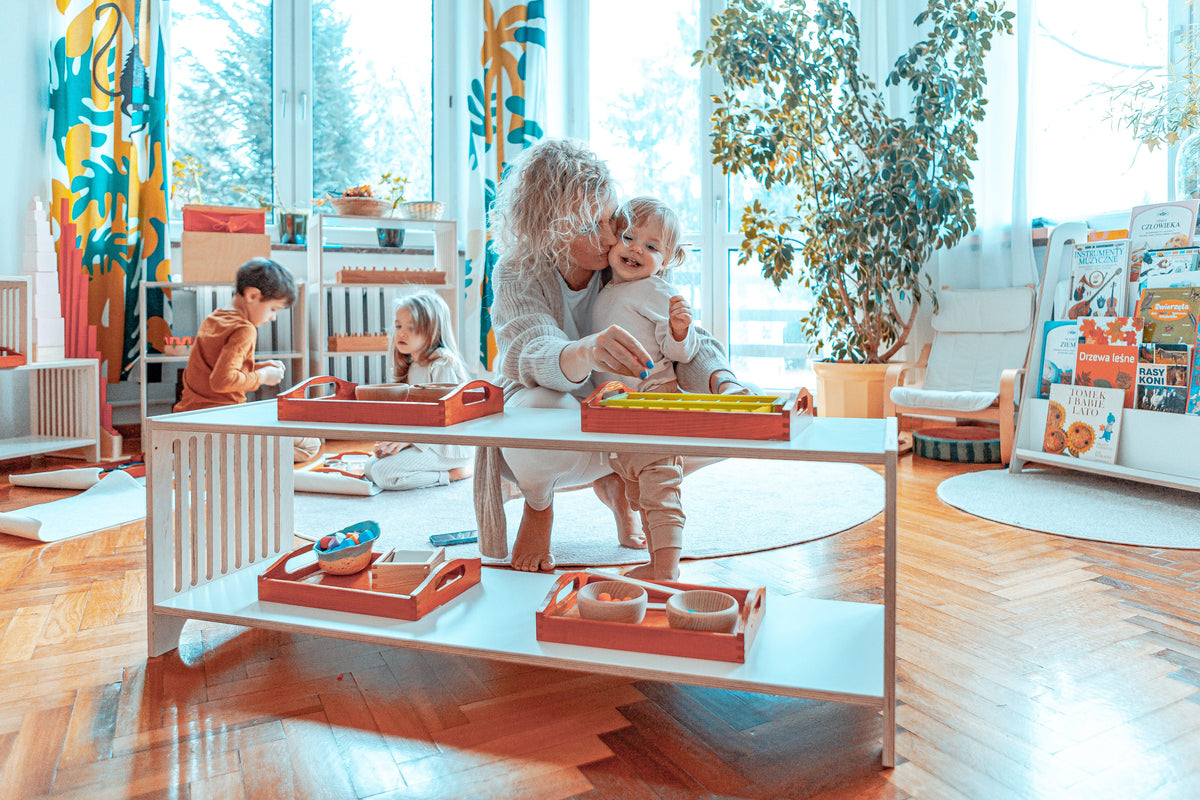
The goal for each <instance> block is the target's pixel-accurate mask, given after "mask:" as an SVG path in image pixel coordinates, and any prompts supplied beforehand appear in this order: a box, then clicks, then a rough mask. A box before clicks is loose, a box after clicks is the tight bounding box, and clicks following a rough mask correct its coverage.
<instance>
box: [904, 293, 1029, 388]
mask: <svg viewBox="0 0 1200 800" xmlns="http://www.w3.org/2000/svg"><path fill="white" fill-rule="evenodd" d="M1032 324H1033V288H1032V287H1028V286H1018V287H1014V288H1010V289H971V290H961V291H951V290H948V289H943V290H942V291H941V292H940V293H939V294H938V313H937V314H936V315H934V317H933V329H934V338H933V346H932V347H931V348H930V352H929V365H928V368H927V370H926V373H925V383H924V386H923V387H922V388H923V389H924V390H936V391H939V392H949V393H959V392H982V393H984V394H986V395H988V396H990V397H991V399H990V400H988V402H987V403H983V398H982V396H980V397H977V398H974V399H971V400H966V401H963V402H969V403H970V404H972V405H975V404H979V403H983V405H982V406H980V407H983V408H986V407H987V406H988V405H991V403H992V402H993V401H994V400H995V399H996V397H997V395H998V394H999V392H1000V373H1001V372H1003V371H1004V370H1005V369H1009V368H1013V367H1019V366H1021V365H1022V364H1024V363H1025V353H1026V350H1027V349H1028V347H1029V338H1030V332H1031V330H1032ZM954 402H959V401H954Z"/></svg>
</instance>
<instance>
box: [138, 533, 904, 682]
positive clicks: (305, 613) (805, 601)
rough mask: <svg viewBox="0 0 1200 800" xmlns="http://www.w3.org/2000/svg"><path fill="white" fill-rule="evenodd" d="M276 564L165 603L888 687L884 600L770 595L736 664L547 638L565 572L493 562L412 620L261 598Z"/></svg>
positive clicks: (684, 672)
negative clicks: (546, 606)
mask: <svg viewBox="0 0 1200 800" xmlns="http://www.w3.org/2000/svg"><path fill="white" fill-rule="evenodd" d="M300 558H303V556H301V557H297V559H296V561H297V563H298V564H299V563H300V561H299V559H300ZM310 560H311V559H310ZM269 565H270V564H269V562H264V563H263V564H262V565H260V566H261V569H255V568H251V569H242V570H240V571H238V572H235V573H233V574H231V575H227V576H225V577H223V578H219V579H218V580H216V581H214V582H212V583H209V584H206V585H203V586H200V587H198V588H196V589H192V590H190V591H188V592H185V593H183V594H181V595H178V596H176V597H173V598H171V599H169V600H166V601H164V602H161V603H159V604H158V605H157V606H156V608H157V609H160V610H167V611H174V612H179V613H183V614H186V615H189V616H190V615H192V614H199V615H206V616H210V617H223V616H227V615H228V616H231V617H234V618H236V619H240V620H244V621H248V622H251V623H253V622H267V623H270V624H273V625H277V626H282V627H288V628H308V629H310V630H313V631H315V632H317V633H318V634H320V635H326V636H329V635H332V636H340V637H344V638H354V637H356V636H357V637H369V638H373V639H384V640H391V641H394V642H395V643H396V644H398V645H402V646H403V645H405V644H408V645H410V646H413V647H418V648H424V649H432V650H441V651H448V652H458V653H462V654H465V655H477V656H488V655H496V656H501V657H510V658H515V660H524V661H528V662H531V663H542V664H545V665H547V666H558V667H563V668H567V669H585V670H588V671H609V672H612V673H616V674H629V675H634V676H645V677H650V678H656V679H662V680H683V681H685V682H698V683H702V684H705V685H720V686H728V687H729V688H745V689H751V690H760V691H761V690H773V691H775V692H777V693H781V694H790V693H795V692H797V691H798V690H803V691H804V693H806V694H811V693H827V694H829V695H836V696H840V697H842V698H859V699H860V700H862V701H863V702H868V701H870V700H872V699H875V700H878V699H881V698H882V695H883V638H884V637H883V626H884V607H883V606H882V605H876V604H871V603H849V602H839V601H833V600H814V599H810V598H803V597H797V596H794V595H793V596H782V595H773V594H768V595H767V597H766V600H765V606H764V614H763V618H762V625H761V627H760V629H759V631H758V633H757V636H756V637H755V639H754V641H753V643H752V646H751V648H750V651H749V653H748V654H747V657H746V661H745V663H735V662H726V661H713V660H708V659H700V658H683V657H679V656H663V655H657V654H651V653H639V652H634V651H630V650H619V649H609V648H602V647H585V646H582V645H569V644H561V643H558V642H543V641H539V640H538V639H537V634H536V629H535V622H536V614H535V612H536V610H537V609H538V608H540V607H541V606H542V604H543V603H544V602H545V600H546V596H547V594H548V593H549V592H550V591H551V589H552V588H553V586H554V582H555V580H556V579H557V577H558V576H557V575H547V574H536V573H523V572H515V571H513V570H507V569H495V568H491V567H485V568H484V570H483V574H482V580H481V582H480V584H479V585H478V586H473V587H471V588H470V589H468V590H467V591H466V592H464V593H463V594H462V595H461V596H460V597H458V598H456V599H454V600H452V601H450V602H449V603H447V604H446V605H445V606H442V607H440V608H437V609H435V610H434V611H432V612H430V613H429V614H427V615H426V616H425V617H423V618H422V619H420V620H416V621H411V622H410V621H407V620H399V619H392V618H389V617H375V616H370V615H365V614H352V613H346V612H338V611H328V610H324V609H318V608H308V607H306V606H294V605H289V604H284V603H272V602H261V601H259V599H258V591H257V575H258V574H259V573H261V572H262V571H265V570H266V568H267V567H268V566H269ZM293 568H295V567H293ZM564 571H569V570H564ZM746 588H748V587H746ZM598 668H599V669H598ZM689 679H690V680H689Z"/></svg>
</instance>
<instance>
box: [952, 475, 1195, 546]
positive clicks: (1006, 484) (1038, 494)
mask: <svg viewBox="0 0 1200 800" xmlns="http://www.w3.org/2000/svg"><path fill="white" fill-rule="evenodd" d="M937 493H938V497H939V498H940V499H941V500H942V502H944V503H947V504H949V505H952V506H954V507H955V508H959V509H962V510H963V511H966V512H967V513H968V514H973V515H975V516H977V517H983V518H984V519H990V520H993V521H995V522H1003V523H1004V524H1006V525H1015V526H1017V527H1019V528H1028V529H1029V530H1034V531H1041V532H1043V533H1053V534H1057V535H1059V536H1070V537H1073V538H1076V539H1092V540H1094V541H1098V542H1113V543H1117V544H1132V545H1140V546H1143V547H1178V548H1188V549H1193V548H1195V549H1200V494H1197V493H1195V492H1185V491H1182V490H1180V489H1169V488H1166V487H1163V486H1155V485H1153V484H1147V483H1137V482H1135V481H1124V480H1119V479H1117V478H1109V477H1106V476H1103V475H1092V474H1089V473H1086V472H1074V471H1068V470H1029V469H1027V470H1023V471H1021V472H1019V473H1016V474H1013V473H1011V472H1009V471H1008V470H1006V469H991V470H983V471H980V472H966V473H963V474H962V475H955V476H954V477H953V478H947V479H946V480H944V481H942V482H941V484H940V485H939V486H938V490H937Z"/></svg>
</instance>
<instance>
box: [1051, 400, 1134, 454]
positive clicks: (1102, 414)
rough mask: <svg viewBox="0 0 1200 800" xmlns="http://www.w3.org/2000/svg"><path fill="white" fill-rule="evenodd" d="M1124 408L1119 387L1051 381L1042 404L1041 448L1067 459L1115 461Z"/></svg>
mask: <svg viewBox="0 0 1200 800" xmlns="http://www.w3.org/2000/svg"><path fill="white" fill-rule="evenodd" d="M1124 407H1125V391H1124V390H1123V389H1109V388H1105V387H1103V386H1075V385H1070V386H1069V385H1067V384H1063V383H1056V384H1053V385H1052V386H1051V387H1050V402H1049V403H1048V404H1047V407H1046V434H1045V436H1044V437H1043V439H1042V450H1043V451H1044V452H1047V453H1056V454H1058V455H1063V456H1069V457H1071V458H1080V459H1086V460H1089V461H1101V462H1104V463H1105V464H1113V463H1115V462H1116V460H1117V439H1118V437H1119V435H1120V432H1121V412H1122V411H1124Z"/></svg>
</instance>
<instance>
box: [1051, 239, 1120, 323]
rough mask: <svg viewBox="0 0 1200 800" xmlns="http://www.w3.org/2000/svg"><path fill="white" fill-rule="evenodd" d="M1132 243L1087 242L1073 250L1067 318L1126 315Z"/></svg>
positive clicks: (1074, 247) (1075, 246)
mask: <svg viewBox="0 0 1200 800" xmlns="http://www.w3.org/2000/svg"><path fill="white" fill-rule="evenodd" d="M1128 253H1129V240H1128V239H1118V240H1116V241H1112V242H1084V243H1083V244H1075V245H1074V246H1073V247H1072V248H1071V282H1070V284H1069V296H1068V298H1067V314H1066V316H1067V319H1078V318H1079V317H1119V316H1121V315H1122V314H1124V313H1125V296H1126V294H1127V289H1126V286H1125V283H1126V281H1125V275H1126V274H1127V273H1126V270H1127V264H1126V259H1127V257H1128Z"/></svg>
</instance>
